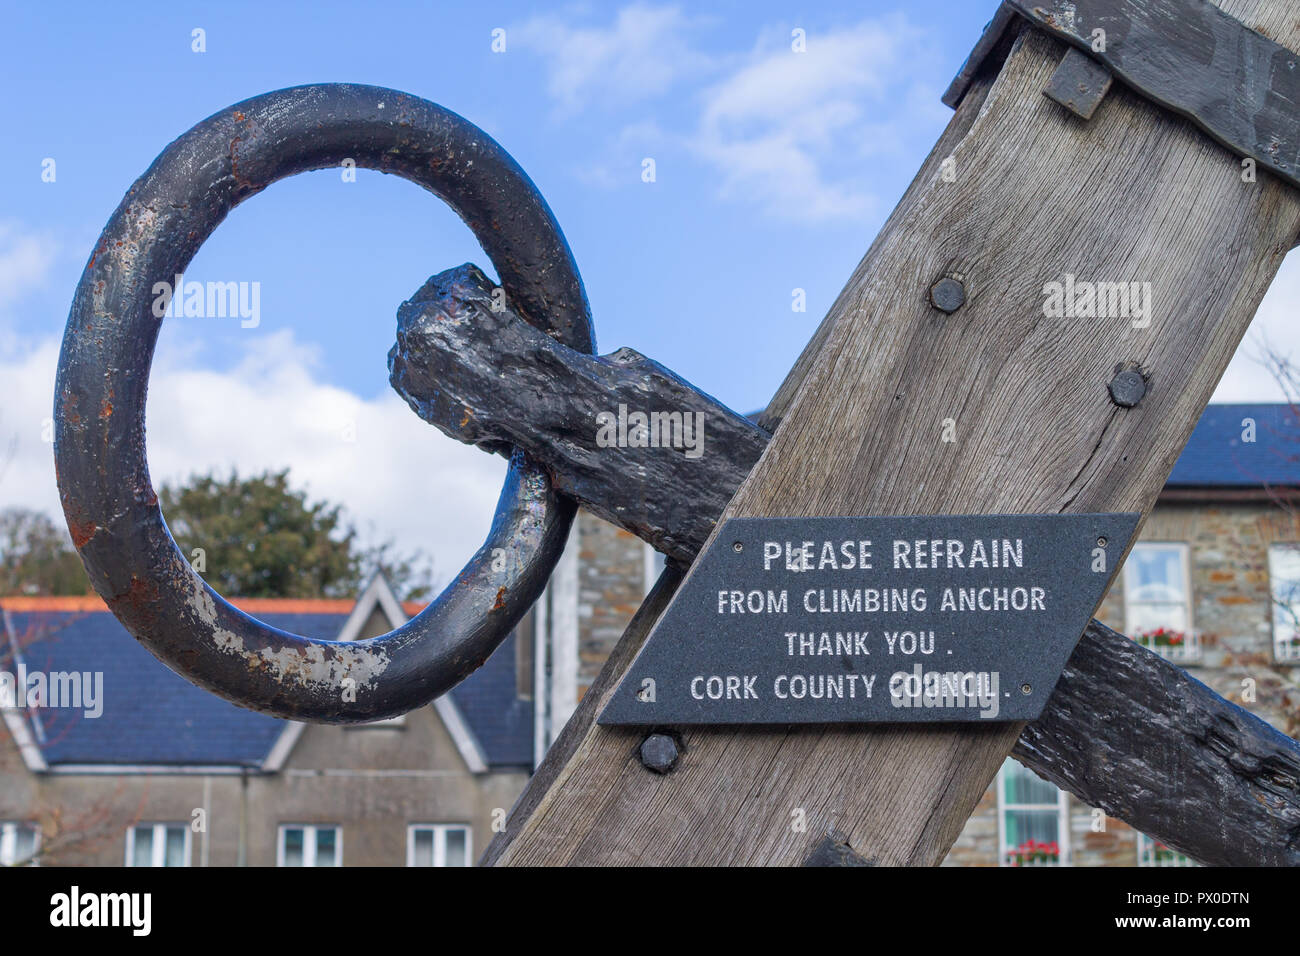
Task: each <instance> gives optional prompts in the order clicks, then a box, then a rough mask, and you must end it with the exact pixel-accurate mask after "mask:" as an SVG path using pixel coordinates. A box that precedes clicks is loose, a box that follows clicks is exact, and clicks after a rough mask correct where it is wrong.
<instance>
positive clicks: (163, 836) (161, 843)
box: [123, 820, 191, 867]
mask: <svg viewBox="0 0 1300 956" xmlns="http://www.w3.org/2000/svg"><path fill="white" fill-rule="evenodd" d="M141 827H151V828H152V829H153V832H152V834H151V835H150V837H149V839H150V841H151V842H150V844H149V865H150V866H162V865H163V863H164V861H165V860H166V859H167V828H168V827H180V829H181V832H182V833H184V834H185V849H184V850H182V851H181V855H182V857H184V860H185V862H184V863H182V864H181V866H189V865H190V850H191V846H190V844H191V839H190V838H191V831H190V825H189V824H188V823H181V822H180V821H178V820H169V821H167V822H164V823H134V824H132V825H131V826H129V827H127V828H126V860H125V863H124V864H123V865H124V866H131V867H133V866H135V831H136V830H137V829H139V828H141Z"/></svg>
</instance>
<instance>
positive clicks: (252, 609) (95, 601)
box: [0, 594, 426, 617]
mask: <svg viewBox="0 0 1300 956" xmlns="http://www.w3.org/2000/svg"><path fill="white" fill-rule="evenodd" d="M230 603H231V604H233V605H235V607H237V608H239V609H240V610H241V611H243V612H244V613H245V614H252V615H253V616H254V617H256V616H257V615H258V614H350V613H352V609H353V608H354V607H355V606H356V603H357V602H356V601H355V600H353V599H351V598H235V599H233V600H231V602H230ZM0 607H3V608H6V609H8V610H10V611H14V612H16V613H19V614H24V613H31V612H35V611H47V612H51V611H52V612H59V611H64V612H78V613H87V612H91V611H107V610H108V608H107V606H105V604H104V602H103V600H102V599H101V598H100V597H99V595H98V594H84V595H77V596H74V597H32V596H28V595H13V596H11V597H0ZM425 607H426V604H425V602H422V601H406V602H404V603H403V604H402V610H403V611H405V612H406V614H407V616H408V617H414V616H415V615H417V614H419V613H420V612H421V611H423V610H424V608H425Z"/></svg>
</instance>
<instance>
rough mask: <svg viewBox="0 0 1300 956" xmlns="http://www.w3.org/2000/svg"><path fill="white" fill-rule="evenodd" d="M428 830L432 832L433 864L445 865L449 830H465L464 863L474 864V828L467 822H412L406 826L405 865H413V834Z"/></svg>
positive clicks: (414, 863) (467, 864)
mask: <svg viewBox="0 0 1300 956" xmlns="http://www.w3.org/2000/svg"><path fill="white" fill-rule="evenodd" d="M422 830H428V831H430V832H432V833H433V865H434V866H435V867H445V866H446V865H447V833H448V831H450V830H464V831H465V865H466V866H473V865H474V828H473V827H472V826H470V825H469V824H468V823H412V824H409V825H408V826H407V827H406V865H407V866H415V865H416V862H415V835H416V833H418V832H420V831H422Z"/></svg>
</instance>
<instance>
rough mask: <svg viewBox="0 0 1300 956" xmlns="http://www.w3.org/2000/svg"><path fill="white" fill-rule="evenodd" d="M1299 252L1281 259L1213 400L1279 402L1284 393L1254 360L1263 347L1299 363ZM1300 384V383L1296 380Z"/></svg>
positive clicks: (1285, 397) (1282, 398)
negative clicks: (1297, 314)
mask: <svg viewBox="0 0 1300 956" xmlns="http://www.w3.org/2000/svg"><path fill="white" fill-rule="evenodd" d="M1297 302H1300V255H1297V254H1296V253H1295V252H1294V251H1293V252H1292V253H1291V254H1290V255H1288V256H1287V257H1286V259H1285V260H1283V262H1282V268H1281V269H1279V270H1278V272H1277V276H1276V277H1274V279H1273V284H1272V285H1271V286H1269V289H1268V293H1267V294H1266V295H1265V296H1264V301H1263V302H1261V303H1260V305H1259V311H1258V312H1256V313H1255V318H1254V319H1253V320H1252V321H1251V323H1250V328H1249V329H1248V330H1247V332H1246V335H1245V337H1244V338H1243V339H1242V343H1241V347H1240V348H1239V349H1237V354H1236V355H1234V356H1233V357H1232V361H1231V362H1229V363H1228V368H1227V371H1225V372H1224V373H1223V378H1221V379H1220V380H1219V387H1218V388H1217V389H1215V392H1214V398H1213V399H1212V401H1215V402H1281V401H1286V400H1287V396H1286V393H1285V392H1284V391H1283V390H1282V389H1281V388H1280V387H1279V386H1278V384H1277V383H1276V382H1275V381H1274V380H1273V379H1272V378H1271V377H1270V376H1269V375H1268V373H1267V372H1266V371H1265V369H1264V366H1263V365H1261V364H1260V362H1259V361H1258V360H1257V359H1258V358H1259V357H1260V355H1261V353H1262V351H1263V350H1264V349H1265V348H1268V347H1271V348H1272V349H1273V350H1274V351H1275V352H1276V353H1277V354H1279V355H1281V356H1283V357H1286V358H1289V359H1290V360H1291V361H1292V362H1295V363H1300V322H1298V321H1296V303H1297ZM1297 384H1300V383H1297Z"/></svg>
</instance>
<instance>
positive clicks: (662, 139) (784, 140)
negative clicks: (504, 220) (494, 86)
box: [512, 3, 944, 223]
mask: <svg viewBox="0 0 1300 956" xmlns="http://www.w3.org/2000/svg"><path fill="white" fill-rule="evenodd" d="M702 25H703V24H702V23H701V22H696V21H692V20H689V19H688V18H687V17H686V16H685V15H684V14H683V13H682V12H681V10H680V9H679V8H678V7H675V6H674V7H659V6H648V5H645V4H640V3H638V4H634V5H632V6H628V7H624V8H623V9H622V10H620V11H619V12H618V13H617V14H616V15H615V16H614V18H613V20H612V21H611V22H610V24H609V25H608V26H603V27H602V26H575V25H573V24H572V22H571V20H562V19H561V18H559V17H556V16H553V15H547V16H544V17H538V18H535V19H533V20H531V21H529V23H527V24H525V25H524V26H523V27H519V28H516V30H515V31H514V32H513V33H512V36H519V37H520V38H521V39H520V44H521V46H523V48H524V49H528V50H531V51H533V52H536V53H538V54H539V55H540V56H542V57H543V58H544V60H545V62H546V66H547V73H548V81H547V82H548V86H547V88H548V90H549V92H550V94H551V96H552V97H553V98H554V99H555V101H556V103H557V104H558V105H559V106H560V108H561V109H562V110H563V111H564V112H566V113H575V112H577V111H579V110H580V109H582V108H583V107H585V106H589V105H592V104H598V105H600V106H605V107H610V106H636V107H637V109H638V110H640V109H642V107H641V106H640V105H639V104H641V103H642V101H645V100H653V99H656V98H658V99H660V100H662V99H663V98H664V97H665V94H667V93H668V92H669V91H670V90H671V89H672V88H673V87H674V86H676V85H677V84H679V82H680V81H681V80H683V79H684V78H690V79H693V80H697V81H698V80H699V79H700V78H711V79H712V82H711V85H709V86H708V87H707V88H705V89H704V91H703V93H702V94H701V95H698V96H696V97H694V98H691V99H681V100H679V101H673V102H665V104H664V113H665V114H666V116H667V117H671V122H669V121H668V119H666V118H665V119H664V123H665V126H666V128H665V129H660V126H659V125H658V124H659V120H651V119H647V118H646V117H645V116H644V115H641V114H640V113H638V115H637V117H636V118H635V119H633V120H631V121H630V122H629V123H628V124H626V125H625V126H624V127H623V129H622V132H621V133H620V134H619V135H617V136H614V137H611V138H610V140H609V144H608V146H607V148H606V149H604V150H602V151H600V152H601V155H602V156H603V157H604V158H602V159H598V160H596V161H594V162H592V163H589V164H588V165H586V166H584V167H582V168H580V169H579V170H578V175H579V176H580V178H582V179H583V180H584V181H586V182H589V183H592V184H594V185H601V186H607V187H610V186H616V185H620V184H627V185H632V184H634V183H638V182H639V179H638V177H637V174H638V173H639V170H640V159H641V156H642V155H651V156H655V157H656V158H657V159H658V160H659V161H660V162H661V163H662V162H663V159H664V154H665V153H670V152H677V151H680V152H682V153H685V154H687V155H694V156H695V157H696V158H697V159H698V160H700V161H702V162H703V163H704V164H706V165H707V166H709V167H712V168H713V169H714V170H715V171H716V172H717V174H718V175H717V193H718V195H719V197H720V198H722V199H726V200H736V201H741V202H747V203H752V204H755V205H757V206H759V207H760V208H762V209H763V211H764V212H766V213H768V214H770V215H773V216H775V217H777V218H780V219H785V220H792V221H799V222H811V223H820V222H827V221H832V220H839V221H847V220H854V219H860V218H862V217H864V216H868V215H871V214H873V213H876V212H879V211H880V210H879V208H878V205H877V197H876V196H875V195H874V193H873V190H872V188H871V181H870V178H869V174H870V169H871V164H870V163H868V162H865V161H864V157H867V156H881V155H888V154H897V155H900V156H904V155H907V156H910V152H908V150H907V148H906V138H907V135H908V133H909V132H910V131H911V130H914V129H916V128H917V125H918V122H925V123H927V124H929V123H931V122H932V121H937V122H942V118H941V117H942V114H943V112H944V110H943V107H942V106H941V105H940V104H939V103H938V95H939V94H938V90H937V88H932V87H931V86H929V85H926V84H925V83H923V82H919V81H917V80H915V79H914V77H918V76H927V75H928V74H929V72H930V71H927V69H925V68H924V64H925V61H926V60H927V59H932V57H931V56H930V55H929V54H928V53H927V51H926V48H925V44H924V40H925V36H924V34H923V33H922V32H921V31H919V30H916V29H914V28H912V27H910V26H909V25H908V24H907V22H906V20H905V19H904V18H902V17H891V18H885V19H874V20H865V21H862V22H859V23H857V24H854V25H850V26H846V27H840V28H834V29H824V30H823V29H808V30H807V31H806V50H805V51H804V52H795V51H794V50H793V49H792V36H791V34H792V30H791V28H790V27H788V26H786V27H780V28H771V29H768V30H766V31H763V32H762V34H761V35H760V36H759V38H758V40H757V43H756V44H755V45H754V46H753V47H752V48H751V49H748V50H744V49H735V50H727V49H725V48H724V49H721V50H717V49H707V50H706V48H705V41H706V36H705V34H704V31H703V30H702ZM722 39H723V40H725V39H726V37H722ZM935 70H936V71H937V70H941V66H939V65H938V64H936V66H935ZM935 75H938V73H935ZM922 104H925V105H922ZM647 131H648V132H649V133H650V134H652V135H653V139H652V140H649V141H647V139H648V137H647ZM640 144H646V145H647V147H651V148H649V151H648V152H646V151H645V150H644V149H643V150H642V152H641V153H639V154H637V155H635V156H634V155H632V147H633V146H634V145H640Z"/></svg>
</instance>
